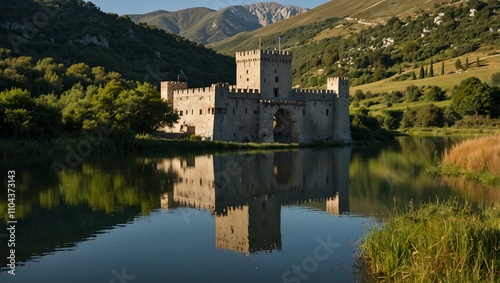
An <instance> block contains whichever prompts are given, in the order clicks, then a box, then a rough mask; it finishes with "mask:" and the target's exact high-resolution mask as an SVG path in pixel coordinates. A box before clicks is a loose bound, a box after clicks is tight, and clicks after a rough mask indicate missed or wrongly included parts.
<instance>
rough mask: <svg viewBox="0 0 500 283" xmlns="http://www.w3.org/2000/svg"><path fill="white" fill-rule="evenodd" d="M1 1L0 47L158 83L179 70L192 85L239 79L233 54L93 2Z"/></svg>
mask: <svg viewBox="0 0 500 283" xmlns="http://www.w3.org/2000/svg"><path fill="white" fill-rule="evenodd" d="M0 7H1V10H0V48H7V49H10V50H12V51H13V54H14V55H16V56H18V55H25V56H31V57H32V58H33V60H38V59H42V58H45V57H51V58H54V59H55V61H56V62H59V63H62V64H64V65H65V66H66V67H69V66H70V65H72V64H75V63H81V62H84V63H85V64H87V65H88V66H90V67H98V66H101V67H104V68H105V69H106V70H108V71H115V72H118V73H120V74H121V75H122V76H123V77H124V78H126V79H131V80H138V81H148V82H151V83H154V84H159V81H161V80H176V79H177V77H178V76H179V74H181V76H182V79H184V80H187V81H188V82H189V84H190V86H205V85H209V84H211V83H214V82H234V80H235V77H234V76H235V74H234V73H235V72H234V70H235V63H234V59H232V58H230V57H226V56H222V55H219V54H216V53H215V52H214V51H212V50H210V49H207V48H205V47H203V46H202V45H199V44H196V43H193V42H190V41H188V40H186V39H184V38H182V37H179V36H177V35H175V34H172V33H166V32H165V31H163V30H159V29H157V28H154V27H150V26H147V25H136V24H134V23H133V22H132V21H131V20H130V19H129V18H128V17H126V16H125V17H120V16H118V15H116V14H106V13H103V12H101V11H100V10H99V8H97V7H96V6H94V5H93V4H92V3H90V2H86V1H82V0H16V1H10V0H0ZM207 66H213V68H210V69H207V68H206V67H207ZM0 88H3V87H1V86H0Z"/></svg>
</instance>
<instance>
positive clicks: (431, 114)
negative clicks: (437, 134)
mask: <svg viewBox="0 0 500 283" xmlns="http://www.w3.org/2000/svg"><path fill="white" fill-rule="evenodd" d="M443 124H444V112H443V109H441V108H440V107H437V106H436V105H434V104H428V105H424V106H421V107H418V108H416V110H415V123H414V125H413V126H414V127H442V126H443Z"/></svg>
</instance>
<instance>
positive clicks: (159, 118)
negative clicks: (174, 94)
mask: <svg viewBox="0 0 500 283" xmlns="http://www.w3.org/2000/svg"><path fill="white" fill-rule="evenodd" d="M116 108H117V110H116V116H115V123H116V124H117V126H119V127H120V128H121V127H127V128H130V129H131V130H132V131H134V132H136V133H139V134H147V133H151V132H152V131H155V130H158V129H159V128H163V127H172V126H173V124H174V123H175V122H177V120H178V119H179V115H178V114H177V111H175V110H174V109H172V107H171V106H170V105H169V104H168V103H167V102H166V101H164V100H162V99H161V96H160V93H159V92H158V90H157V89H156V88H155V87H153V86H152V85H151V84H149V83H139V82H138V83H137V87H136V88H135V89H131V90H127V91H123V92H121V93H120V94H119V96H118V99H117V100H116Z"/></svg>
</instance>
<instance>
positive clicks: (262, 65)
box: [236, 50, 292, 99]
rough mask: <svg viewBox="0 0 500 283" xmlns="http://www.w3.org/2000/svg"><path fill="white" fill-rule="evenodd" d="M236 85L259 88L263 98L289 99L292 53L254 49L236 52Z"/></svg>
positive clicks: (245, 87) (244, 87)
mask: <svg viewBox="0 0 500 283" xmlns="http://www.w3.org/2000/svg"><path fill="white" fill-rule="evenodd" d="M236 66H237V67H236V86H237V88H243V89H259V91H260V93H261V96H262V99H276V98H281V99H287V98H289V97H290V92H291V90H292V53H291V52H288V51H277V50H274V51H270V50H252V51H245V52H237V53H236Z"/></svg>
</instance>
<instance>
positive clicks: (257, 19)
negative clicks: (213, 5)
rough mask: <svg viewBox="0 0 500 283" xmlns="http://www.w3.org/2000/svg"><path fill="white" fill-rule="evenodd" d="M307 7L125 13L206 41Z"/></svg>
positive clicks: (268, 5)
mask: <svg viewBox="0 0 500 283" xmlns="http://www.w3.org/2000/svg"><path fill="white" fill-rule="evenodd" d="M307 11H309V10H308V9H306V8H301V7H297V6H291V5H288V6H284V5H281V4H278V3H275V2H266V3H257V4H253V5H245V6H241V5H239V6H230V7H227V8H223V9H220V10H218V11H215V10H211V9H208V8H190V9H184V10H179V11H175V12H169V11H154V12H151V13H147V14H136V15H129V16H130V18H131V19H132V20H133V21H134V22H136V23H140V22H145V23H147V24H149V25H153V26H157V27H158V28H160V29H164V30H166V31H169V32H173V33H176V34H178V35H181V36H183V37H186V38H188V39H190V40H192V41H195V42H198V43H201V44H208V43H214V42H218V41H221V40H224V39H227V38H229V37H232V36H234V35H236V34H238V33H241V32H247V31H253V30H256V29H259V28H261V27H264V26H268V25H270V24H273V23H276V22H279V21H282V20H284V19H288V18H290V17H293V16H296V15H298V14H301V13H305V12H307Z"/></svg>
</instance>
